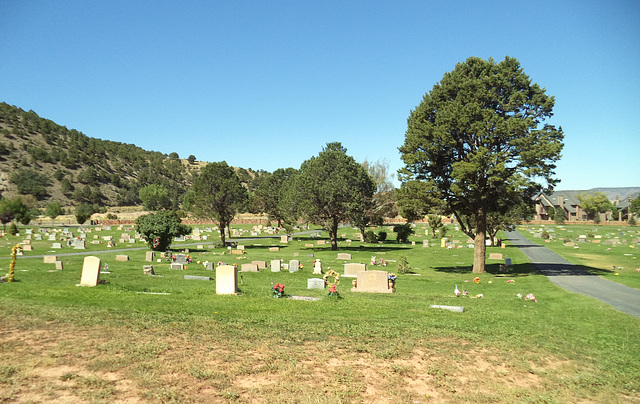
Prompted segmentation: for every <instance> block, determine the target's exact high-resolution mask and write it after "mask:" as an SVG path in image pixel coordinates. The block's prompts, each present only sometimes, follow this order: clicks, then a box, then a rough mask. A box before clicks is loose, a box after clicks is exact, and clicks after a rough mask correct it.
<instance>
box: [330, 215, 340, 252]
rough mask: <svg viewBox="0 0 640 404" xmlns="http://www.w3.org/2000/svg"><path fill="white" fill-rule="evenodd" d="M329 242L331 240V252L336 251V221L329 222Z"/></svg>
mask: <svg viewBox="0 0 640 404" xmlns="http://www.w3.org/2000/svg"><path fill="white" fill-rule="evenodd" d="M329 240H331V251H335V250H337V249H338V221H337V220H336V219H332V220H331V228H330V229H329Z"/></svg>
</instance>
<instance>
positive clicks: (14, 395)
mask: <svg viewBox="0 0 640 404" xmlns="http://www.w3.org/2000/svg"><path fill="white" fill-rule="evenodd" d="M463 345H464V344H463V343H461V342H460V341H451V340H440V341H430V342H429V343H427V344H417V345H416V348H415V349H413V351H411V352H410V353H409V354H408V355H402V357H401V358H391V359H389V358H383V357H380V356H379V355H377V354H376V353H375V352H367V350H366V349H364V348H363V349H358V346H357V345H356V347H355V349H354V348H353V347H349V341H344V340H340V339H336V340H335V341H328V342H327V343H320V342H304V343H301V344H291V343H290V342H286V341H281V343H278V342H277V341H276V342H264V341H261V342H257V343H252V342H251V341H229V340H226V341H220V340H215V338H211V337H209V336H207V335H189V333H175V334H173V333H170V332H167V331H166V330H148V329H145V330H138V331H134V330H132V329H128V328H124V327H113V326H107V325H105V327H91V328H83V327H78V326H72V325H69V324H59V323H55V322H50V323H44V324H38V325H37V326H35V327H34V325H29V324H27V323H25V324H14V325H12V324H3V327H2V329H1V331H0V346H1V348H0V402H12V403H14V402H15V403H52V402H53V403H87V402H92V403H94V402H95V403H101V402H104V403H131V404H133V403H141V402H145V403H146V402H176V403H177V402H194V403H218V402H241V403H271V402H276V403H278V402H279V403H293V402H296V403H336V402H342V403H350V402H364V403H451V402H470V401H474V402H525V401H530V402H548V401H547V400H545V399H544V397H547V398H549V399H551V396H549V393H547V392H546V391H547V389H549V388H552V389H555V390H556V393H555V394H556V400H554V399H551V400H550V401H552V402H557V395H558V394H560V395H562V394H564V393H562V392H561V391H560V393H558V389H560V390H562V388H563V387H562V386H560V385H559V384H558V380H559V379H561V375H562V374H573V373H576V372H577V371H578V369H579V365H578V364H576V363H572V362H571V361H566V360H565V361H563V360H559V359H557V358H553V357H549V358H539V357H537V358H534V359H531V358H529V359H526V358H525V356H526V355H524V354H523V353H518V352H503V351H495V352H494V351H490V350H487V349H476V348H473V347H468V346H464V348H463ZM567 394H569V395H570V394H571V393H570V392H568V393H567ZM536 397H537V399H536ZM540 398H542V400H541V399H540ZM559 401H560V402H571V400H566V401H565V400H562V399H560V400H559ZM607 401H608V400H605V401H603V402H607ZM573 402H576V401H573ZM579 402H582V403H589V402H592V401H590V400H589V399H586V398H584V399H581V400H579ZM593 402H598V400H596V401H593ZM629 402H632V401H629Z"/></svg>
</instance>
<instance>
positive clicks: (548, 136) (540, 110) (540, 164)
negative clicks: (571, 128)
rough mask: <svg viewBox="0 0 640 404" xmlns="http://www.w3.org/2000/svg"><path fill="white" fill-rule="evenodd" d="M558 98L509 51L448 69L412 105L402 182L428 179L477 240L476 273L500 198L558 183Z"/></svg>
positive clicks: (524, 197) (501, 208) (521, 196)
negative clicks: (555, 111)
mask: <svg viewBox="0 0 640 404" xmlns="http://www.w3.org/2000/svg"><path fill="white" fill-rule="evenodd" d="M554 102H555V101H554V98H553V97H551V96H548V95H546V94H545V90H544V89H543V88H541V87H540V86H539V85H537V84H535V83H532V81H531V79H529V77H528V76H527V75H526V74H525V73H524V71H523V69H522V68H521V67H520V63H519V62H518V61H517V60H516V59H514V58H510V57H506V58H505V59H504V61H502V62H500V63H496V62H495V61H494V60H493V59H489V60H483V59H480V58H476V57H471V58H469V59H467V60H466V61H465V62H463V63H458V64H457V65H456V67H455V69H454V70H453V71H451V72H449V73H446V74H445V75H444V77H443V78H442V80H441V81H440V82H439V83H437V84H436V85H435V86H434V87H433V89H432V90H431V91H430V92H429V93H427V94H425V96H424V98H423V100H422V102H421V103H420V105H418V106H417V107H416V109H414V110H413V111H411V113H410V115H409V119H408V128H407V132H406V136H405V142H404V144H403V146H402V147H401V148H400V151H401V153H402V159H403V161H404V163H405V168H404V169H403V170H402V171H401V176H402V182H403V184H404V183H407V182H409V181H425V182H426V183H427V184H428V187H427V192H429V193H430V194H433V195H434V197H435V198H438V199H442V200H443V201H444V203H445V204H446V212H445V213H453V214H454V215H455V216H456V218H457V219H458V223H459V224H460V227H461V229H462V230H463V231H464V232H465V233H466V234H467V235H469V237H472V238H475V241H474V244H475V249H474V253H475V256H474V265H473V271H474V272H476V273H477V272H484V270H485V269H484V268H485V251H486V245H485V237H486V235H487V219H488V215H489V214H490V213H492V212H497V213H498V214H500V215H503V216H506V214H507V213H508V212H507V211H506V210H505V206H506V205H505V204H503V202H502V201H505V200H509V201H518V200H521V201H523V202H524V201H531V200H532V197H533V196H534V195H535V194H536V193H538V192H540V191H541V190H542V189H543V188H544V187H543V185H541V184H539V183H538V181H545V182H546V190H547V191H550V190H551V189H553V187H554V186H555V184H556V183H557V182H558V180H557V179H554V178H553V174H554V169H555V162H556V161H557V160H558V159H559V158H560V152H561V150H562V147H563V144H562V140H563V134H562V129H561V128H559V129H556V128H555V127H554V126H552V125H549V124H546V123H545V120H547V119H549V118H550V117H551V116H552V110H553V106H554Z"/></svg>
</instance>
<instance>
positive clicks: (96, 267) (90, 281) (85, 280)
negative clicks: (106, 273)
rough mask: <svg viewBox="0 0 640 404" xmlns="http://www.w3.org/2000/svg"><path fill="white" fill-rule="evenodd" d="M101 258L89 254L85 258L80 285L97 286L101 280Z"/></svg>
mask: <svg viewBox="0 0 640 404" xmlns="http://www.w3.org/2000/svg"><path fill="white" fill-rule="evenodd" d="M100 263H101V261H100V258H98V257H94V256H89V257H85V258H84V262H83V264H82V276H81V278H80V285H82V286H96V285H97V284H98V282H99V281H100Z"/></svg>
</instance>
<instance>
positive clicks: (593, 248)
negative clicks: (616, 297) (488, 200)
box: [518, 225, 640, 289]
mask: <svg viewBox="0 0 640 404" xmlns="http://www.w3.org/2000/svg"><path fill="white" fill-rule="evenodd" d="M518 230H519V231H520V233H522V234H523V235H524V236H525V237H527V238H528V239H529V240H531V241H533V242H535V243H537V244H539V245H543V246H545V247H547V248H549V249H550V250H552V251H553V252H555V253H556V254H558V255H560V256H561V257H562V258H564V259H566V260H567V261H570V262H572V263H574V264H576V265H581V266H582V267H583V268H584V269H586V270H588V271H590V272H592V273H593V274H595V275H599V276H601V277H603V278H606V279H609V280H610V281H614V282H618V283H621V284H624V285H627V286H630V287H632V288H636V289H640V272H639V271H636V269H638V268H640V260H638V257H640V245H639V243H638V240H640V228H638V227H629V226H624V227H619V226H595V225H589V226H586V225H567V226H558V225H551V226H540V225H537V226H519V227H518ZM544 230H546V231H547V233H548V234H549V235H552V236H551V237H552V238H551V239H548V240H544V239H542V238H539V237H534V235H535V234H538V235H540V234H541V233H542V231H544ZM580 236H585V237H582V238H581V237H580ZM582 240H583V241H582Z"/></svg>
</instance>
